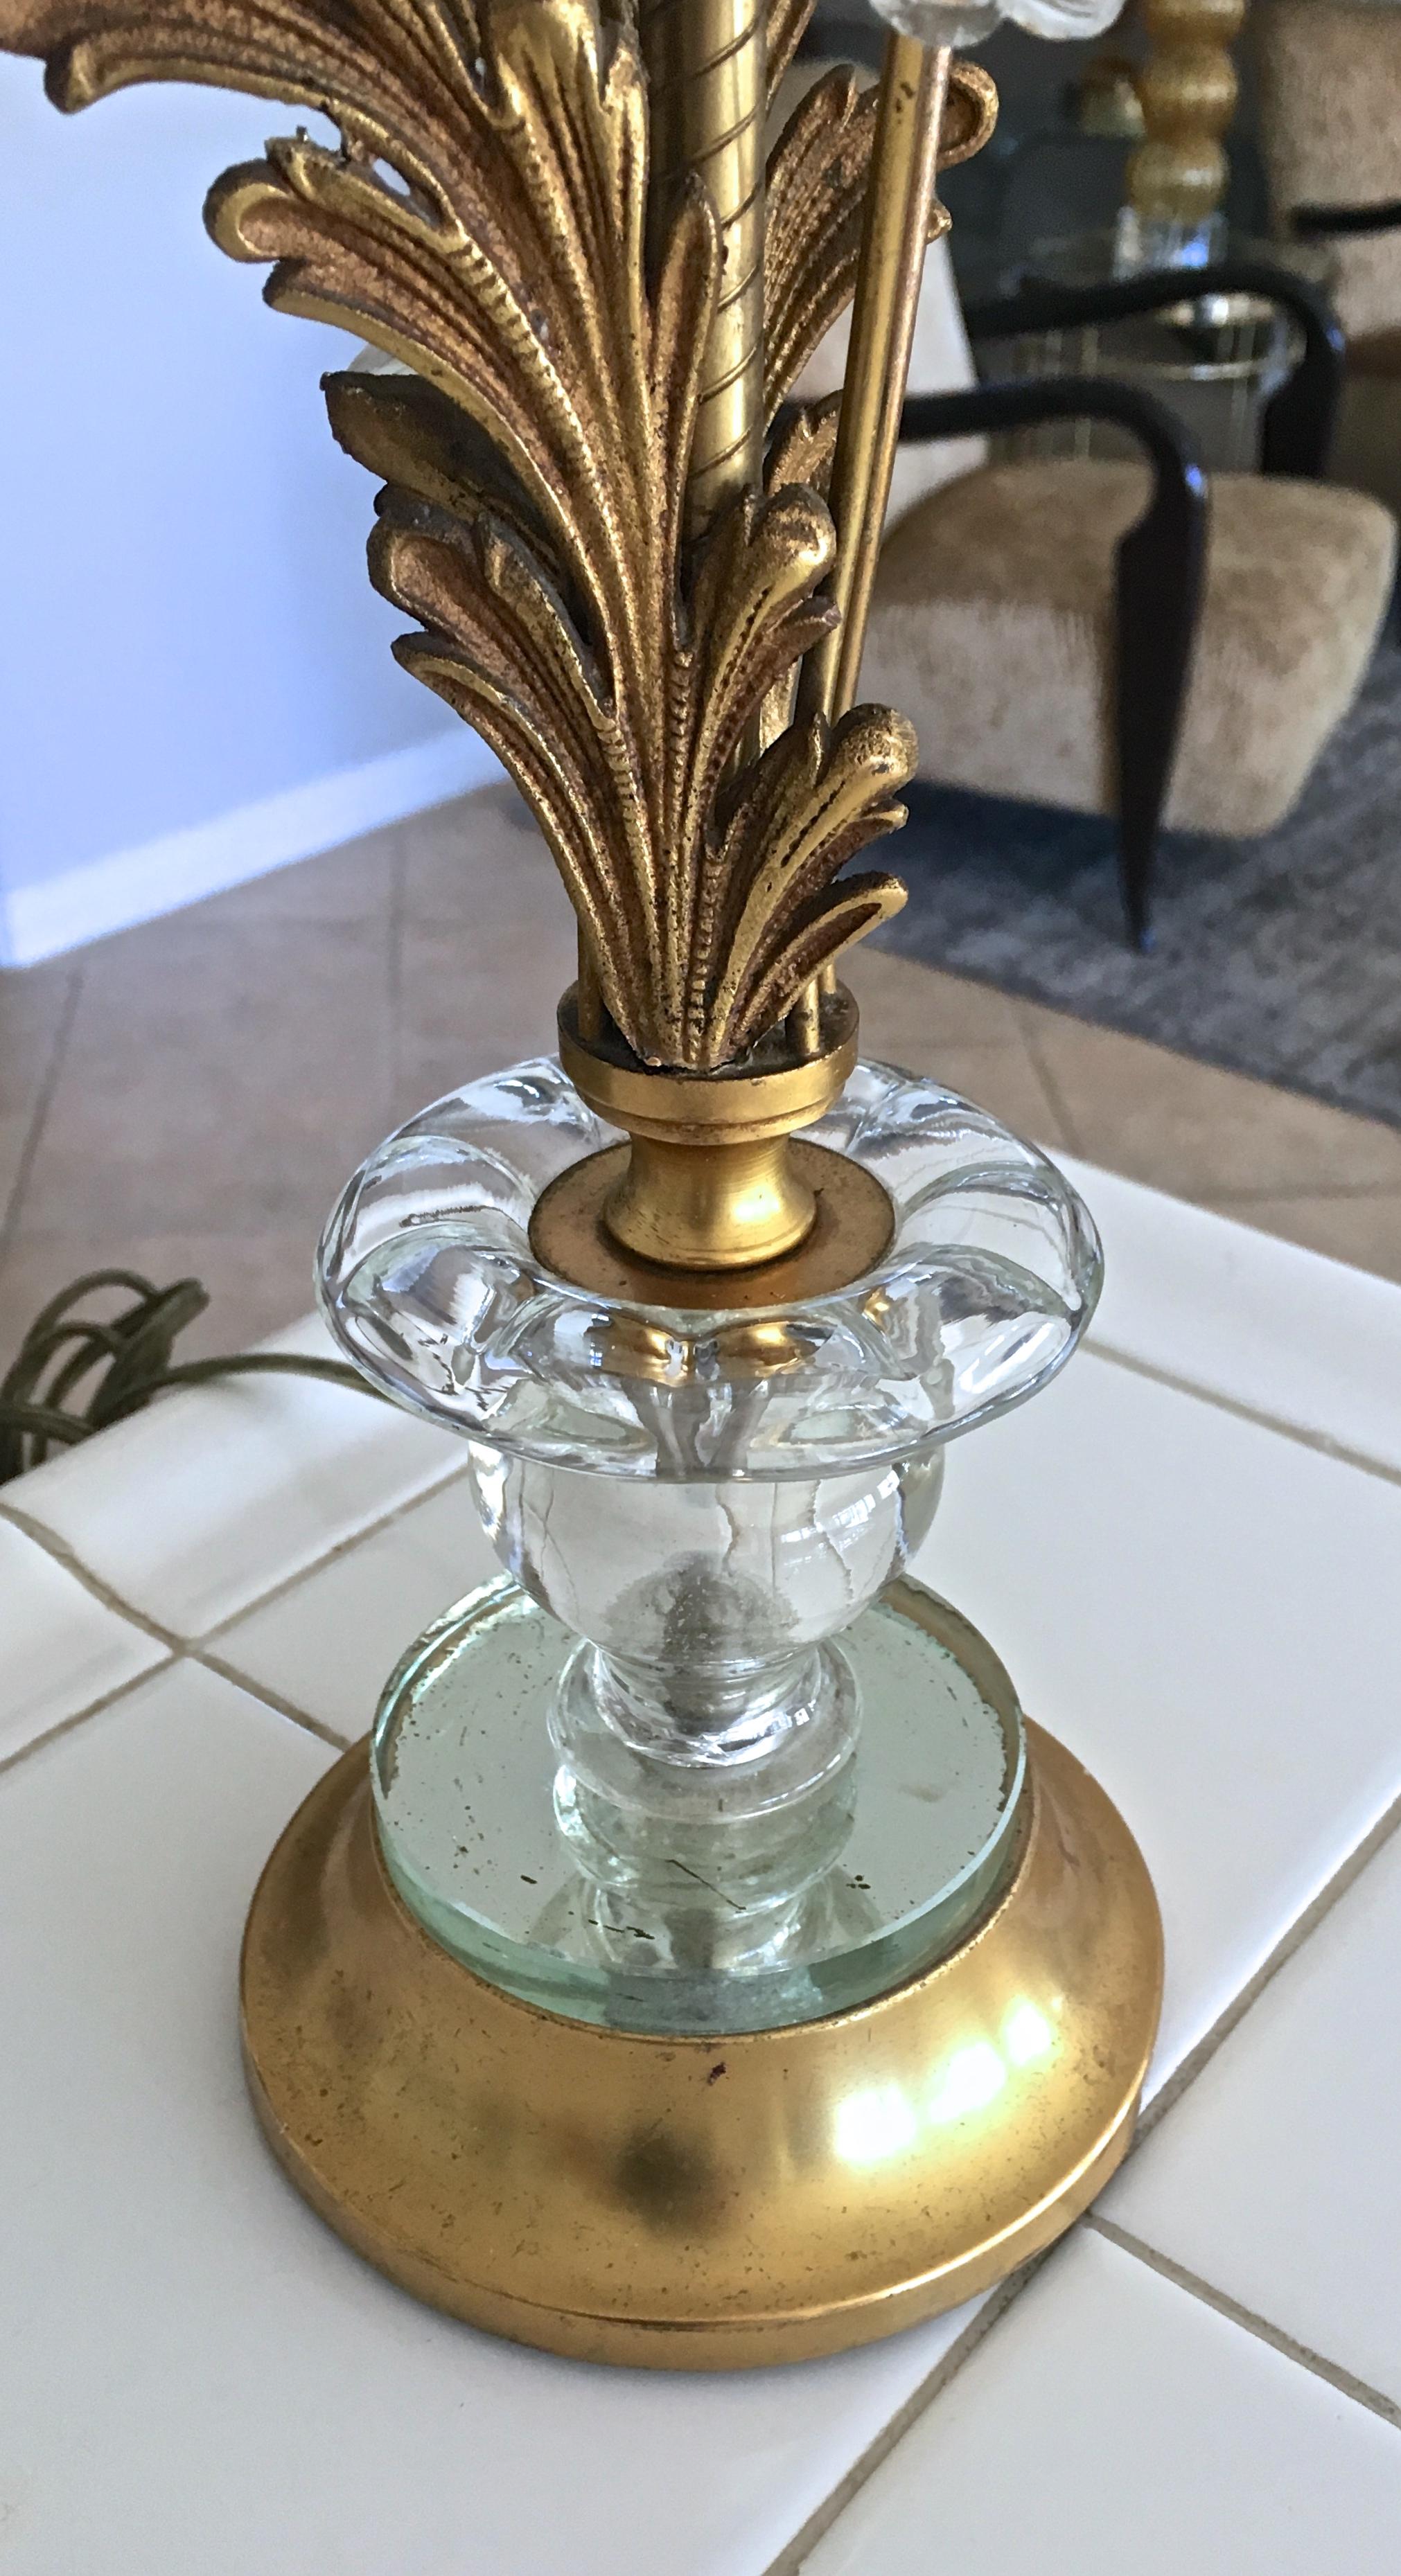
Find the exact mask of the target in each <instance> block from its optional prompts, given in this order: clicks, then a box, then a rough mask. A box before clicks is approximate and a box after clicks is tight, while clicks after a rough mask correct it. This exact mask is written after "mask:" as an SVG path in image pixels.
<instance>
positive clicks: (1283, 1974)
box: [1102, 1839, 1401, 2564]
mask: <svg viewBox="0 0 1401 2576" xmlns="http://www.w3.org/2000/svg"><path fill="white" fill-rule="evenodd" d="M1399 2141H1401V1841H1398V1840H1395V1839H1393V1840H1392V1841H1390V1842H1389V1843H1387V1845H1386V1846H1385V1848H1384V1849H1383V1850H1382V1851H1381V1852H1379V1853H1378V1854H1377V1856H1376V1858H1375V1859H1374V1860H1373V1861H1372V1862H1371V1863H1370V1865H1369V1866H1368V1868H1367V1869H1366V1870H1365V1871H1364V1872H1363V1873H1362V1875H1361V1877H1360V1878H1359V1880H1358V1882H1357V1884H1356V1885H1355V1886H1354V1887H1352V1888H1351V1889H1349V1890H1348V1892H1347V1894H1346V1895H1344V1896H1342V1897H1340V1899H1339V1901H1338V1903H1337V1905H1336V1907H1335V1908H1334V1909H1333V1911H1332V1912H1331V1913H1330V1914H1329V1915H1328V1916H1327V1918H1326V1920H1325V1921H1324V1922H1323V1923H1322V1924H1320V1926H1319V1928H1318V1930H1317V1931H1316V1932H1315V1933H1314V1934H1313V1935H1312V1938H1311V1939H1310V1940H1308V1941H1307V1942H1306V1943H1305V1944H1304V1946H1303V1948H1302V1949H1301V1950H1300V1951H1299V1952H1298V1953H1297V1955H1296V1956H1295V1957H1294V1958H1292V1959H1290V1960H1289V1961H1288V1962H1287V1963H1286V1965H1285V1966H1284V1967H1283V1968H1281V1969H1280V1971H1279V1973H1278V1975H1277V1976H1276V1977H1274V1978H1273V1979H1272V1980H1271V1982H1270V1984H1269V1985H1268V1986H1267V1987H1266V1989H1265V1991H1264V1993H1263V1994H1262V1995H1261V1996H1260V1997H1259V1999H1258V2000H1257V2002H1256V2003H1255V2004H1254V2005H1253V2006H1252V2008H1251V2010H1250V2011H1249V2013H1247V2015H1246V2017H1245V2019H1244V2021H1243V2022H1242V2023H1241V2025H1240V2027H1239V2029H1238V2030H1236V2031H1234V2032H1233V2033H1232V2035H1231V2037H1230V2038H1229V2039H1228V2040H1227V2041H1226V2042H1225V2043H1224V2045H1223V2047H1222V2048H1221V2050H1220V2051H1219V2053H1218V2054H1217V2055H1216V2056H1215V2057H1213V2059H1212V2061H1211V2063H1210V2065H1209V2066H1208V2067H1206V2068H1205V2070H1204V2071H1203V2073H1202V2074H1201V2075H1200V2076H1199V2078H1198V2080H1197V2082H1196V2083H1195V2084H1194V2085H1193V2086H1192V2087H1191V2089H1190V2091H1189V2092H1188V2093H1187V2094H1186V2096H1185V2098H1184V2099H1183V2100H1182V2101H1181V2102H1179V2103H1178V2104H1177V2106H1176V2108H1175V2109H1174V2110H1171V2111H1169V2113H1168V2114H1167V2117H1166V2118H1165V2119H1164V2121H1163V2122H1162V2125H1161V2127H1160V2128H1158V2129H1157V2130H1156V2131H1155V2132H1154V2134H1153V2135H1152V2136H1151V2137H1150V2138H1148V2139H1147V2140H1146V2141H1145V2142H1144V2144H1143V2146H1142V2147H1141V2148H1140V2150H1139V2152H1138V2154H1137V2155H1135V2157H1134V2158H1133V2161H1132V2163H1131V2164H1130V2165H1129V2167H1128V2168H1127V2170H1126V2171H1125V2173H1124V2174H1123V2175H1122V2176H1121V2177H1120V2179H1119V2181H1118V2182H1117V2183H1116V2184H1115V2185H1113V2186H1112V2187H1111V2189H1110V2191H1109V2193H1108V2194H1107V2195H1106V2197H1105V2200H1104V2202H1103V2204H1102V2206H1103V2208H1104V2211H1105V2214H1106V2216H1107V2217H1108V2218H1109V2219H1110V2220H1111V2221H1112V2222H1113V2223H1114V2224H1115V2225H1117V2226H1122V2227H1124V2228H1127V2229H1129V2230H1131V2231H1132V2233H1133V2234H1134V2235H1135V2236H1138V2237H1142V2238H1144V2239H1145V2240H1146V2242H1147V2243H1148V2244H1150V2245H1151V2246H1152V2247H1154V2248H1155V2249H1156V2250H1157V2251H1159V2252H1161V2253H1163V2254H1165V2255H1167V2256H1168V2257H1169V2259H1170V2260H1171V2261H1173V2262H1174V2263H1176V2264H1179V2265H1181V2266H1182V2267H1183V2268H1184V2269H1185V2270H1187V2271H1189V2272H1193V2273H1198V2274H1200V2275H1202V2276H1203V2277H1204V2278H1205V2279H1206V2280H1208V2281H1211V2282H1212V2283H1214V2284H1215V2285H1216V2287H1217V2288H1219V2289H1220V2290H1222V2291H1224V2292H1225V2293H1226V2294H1227V2295H1228V2296H1229V2297H1230V2298H1232V2299H1234V2300H1236V2301H1237V2302H1238V2303H1239V2304H1240V2306H1241V2307H1243V2308H1246V2309H1249V2310H1250V2311H1252V2312H1253V2313H1254V2314H1256V2315H1258V2316H1260V2317H1262V2318H1263V2319H1264V2320H1265V2321H1266V2323H1267V2324H1269V2325H1271V2326H1273V2327H1275V2328H1276V2329H1278V2331H1280V2332H1281V2333H1283V2334H1285V2335H1287V2336H1288V2337H1289V2338H1290V2340H1291V2341H1293V2342H1295V2343H1298V2344H1302V2345H1304V2346H1305V2347H1306V2348H1307V2349H1308V2350H1309V2351H1311V2352H1313V2353H1316V2354H1318V2355H1319V2356H1320V2358H1321V2359H1322V2360H1324V2361H1325V2362H1327V2363H1329V2364H1331V2365H1332V2366H1333V2367H1334V2368H1336V2369H1339V2370H1341V2371H1344V2372H1346V2373H1348V2374H1349V2375H1350V2376H1351V2377H1353V2378H1355V2379H1358V2380H1361V2381H1363V2382H1365V2383H1366V2385H1367V2386H1368V2387H1370V2388H1371V2389H1373V2390H1376V2391H1377V2392H1379V2393H1380V2394H1381V2395H1382V2396H1383V2397H1385V2398H1388V2399H1389V2400H1390V2401H1391V2403H1392V2405H1393V2406H1394V2407H1395V2409H1396V2411H1397V2417H1398V2421H1401V2218H1399V2217H1398V2207H1397V2203H1398V2189H1397V2185H1398V2158H1399V2157H1401V2146H1399V2145H1398V2142H1399ZM1397 2555H1398V2564H1401V2542H1399V2543H1398V2552H1397Z"/></svg>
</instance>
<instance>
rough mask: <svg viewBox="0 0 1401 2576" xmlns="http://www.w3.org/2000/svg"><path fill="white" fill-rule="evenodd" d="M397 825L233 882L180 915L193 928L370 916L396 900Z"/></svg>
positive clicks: (362, 918) (339, 919)
mask: <svg viewBox="0 0 1401 2576" xmlns="http://www.w3.org/2000/svg"><path fill="white" fill-rule="evenodd" d="M399 830H400V827H399V825H398V824H388V825H386V826H385V828H384V829H383V830H382V831H379V832H366V833H365V834H364V835H363V837H362V838H361V839H360V840H358V841H345V842H343V843H342V844H341V847H340V848H339V849H336V850H323V851H322V853H321V855H320V856H319V857H318V858H314V859H302V860H300V861H299V862H298V864H297V865H296V866H295V867H288V868H272V869H270V870H269V872H268V874H267V875H266V876H263V877H253V878H251V879H250V880H249V882H248V884H247V885H238V886H230V887H229V888H228V890H227V892H226V893H224V894H214V895H210V896H209V897H208V898H207V899H206V901H205V902H203V903H197V904H191V905H190V907H189V909H188V910H187V911H185V912H183V913H181V914H180V916H179V918H180V920H181V921H182V922H185V923H187V924H188V925H189V926H190V927H192V928H203V927H205V926H206V925H210V924H217V925H222V924H223V923H224V922H257V921H372V920H374V919H375V918H376V917H377V916H378V915H379V914H381V913H383V912H386V911H387V910H388V908H389V905H390V903H391V901H392V900H393V897H394V893H395V889H396V881H397V875H398V868H399Z"/></svg>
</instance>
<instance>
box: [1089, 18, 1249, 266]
mask: <svg viewBox="0 0 1401 2576" xmlns="http://www.w3.org/2000/svg"><path fill="white" fill-rule="evenodd" d="M1142 14H1143V27H1144V32H1145V34H1146V35H1147V38H1148V44H1149V53H1148V59H1147V61H1146V62H1145V63H1144V64H1143V65H1142V66H1141V68H1140V70H1139V72H1138V76H1137V88H1138V97H1139V104H1140V106H1141V108H1142V113H1143V141H1142V142H1141V143H1140V144H1139V145H1138V146H1137V148H1136V150H1135V151H1133V152H1132V153H1131V154H1130V156H1129V162H1128V169H1127V172H1126V186H1127V193H1128V202H1127V204H1126V206H1125V208H1124V210H1123V213H1122V215H1121V217H1120V222H1119V239H1118V244H1117V265H1118V267H1119V268H1120V270H1121V271H1124V272H1130V273H1131V272H1132V271H1134V270H1136V269H1142V268H1177V267H1189V268H1201V267H1205V266H1206V264H1207V263H1208V262H1209V261H1210V260H1212V259H1216V258H1219V257H1220V256H1221V253H1222V251H1223V249H1224V245H1225V217H1224V215H1223V213H1222V206H1223V203H1224V199H1225V195H1226V183H1227V180H1228V177H1229V165H1228V163H1227V159H1226V152H1225V147H1224V144H1223V142H1222V137H1223V135H1224V134H1225V133H1226V132H1227V130H1228V128H1229V126H1230V122H1231V119H1232V117H1233V116H1234V114H1235V112H1236V98H1237V94H1238V87H1239V84H1238V82H1237V79H1236V69H1235V65H1234V63H1233V62H1232V60H1231V53H1230V48H1231V46H1232V44H1233V43H1234V42H1235V39H1236V37H1237V36H1238V35H1239V34H1240V31H1241V27H1242V25H1243V24H1244V20H1245V0H1143V13H1142Z"/></svg>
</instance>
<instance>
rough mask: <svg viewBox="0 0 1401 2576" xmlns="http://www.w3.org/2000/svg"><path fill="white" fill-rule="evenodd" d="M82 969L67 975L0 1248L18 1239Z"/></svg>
mask: <svg viewBox="0 0 1401 2576" xmlns="http://www.w3.org/2000/svg"><path fill="white" fill-rule="evenodd" d="M85 972H86V970H85V969H84V968H83V967H81V966H75V967H74V968H73V970H72V972H71V973H70V975H69V978H68V989H67V992H66V993H65V995H64V1001H63V1008H62V1010H61V1011H60V1013H59V1020H58V1027H57V1028H56V1029H55V1031H54V1037H53V1045H52V1046H51V1048H50V1050H49V1061H48V1063H47V1065H46V1066H45V1068H44V1078H43V1081H42V1082H41V1083H40V1085H39V1096H38V1098H37V1100H36V1101H35V1103H34V1115H33V1117H32V1118H31V1119H30V1122H29V1133H28V1135H27V1136H26V1137H25V1140H24V1144H23V1146H22V1147H21V1149H20V1158H19V1168H18V1170H17V1171H16V1173H15V1177H14V1182H13V1185H12V1187H11V1190H10V1194H9V1197H8V1198H7V1200H6V1202H5V1210H4V1215H3V1218H0V1251H6V1252H8V1251H11V1250H13V1249H14V1248H15V1245H16V1243H17V1241H18V1235H19V1218H20V1209H21V1206H22V1203H23V1200H24V1194H25V1192H26V1190H27V1189H28V1187H29V1180H30V1174H31V1173H32V1171H33V1169H34V1165H35V1162H36V1160H37V1159H38V1153H39V1146H40V1142H41V1140H42V1138H43V1133H44V1129H45V1127H46V1125H47V1123H48V1116H49V1111H50V1109H51V1108H52V1107H53V1100H54V1094H55V1092H56V1091H57V1089H58V1085H59V1078H60V1076H61V1074H62V1072H63V1068H64V1065H65V1064H66V1062H67V1060H68V1042H69V1039H70V1038H71V1037H72V1035H73V1023H74V1021H75V1020H76V1018H77V1016H78V1004H79V1001H80V1000H81V998H82V991H83V984H84V981H85Z"/></svg>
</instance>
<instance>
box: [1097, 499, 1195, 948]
mask: <svg viewBox="0 0 1401 2576" xmlns="http://www.w3.org/2000/svg"><path fill="white" fill-rule="evenodd" d="M1205 565H1206V484H1205V478H1204V476H1203V475H1202V474H1201V472H1200V470H1199V469H1197V468H1195V467H1194V468H1192V469H1191V471H1190V473H1189V475H1188V476H1187V477H1185V478H1184V479H1183V480H1182V481H1181V482H1179V483H1173V482H1172V481H1170V480H1167V479H1160V480H1159V482H1158V484H1157V486H1156V488H1155V490H1154V493H1153V497H1152V500H1151V501H1150V503H1149V506H1148V509H1147V510H1146V512H1145V513H1144V516H1143V517H1142V518H1141V519H1140V520H1139V521H1138V522H1137V524H1136V525H1135V526H1134V527H1132V528H1130V529H1129V531H1128V534H1127V535H1126V536H1125V537H1123V538H1121V540H1120V543H1119V549H1118V561H1117V566H1116V580H1115V648H1116V649H1115V673H1114V741H1115V749H1116V752H1117V757H1118V782H1117V787H1118V793H1117V809H1118V821H1119V883H1120V887H1121V889H1122V892H1123V898H1124V913H1125V917H1126V919H1127V923H1128V932H1129V938H1130V941H1131V942H1132V944H1133V946H1134V947H1135V948H1137V949H1139V950H1144V949H1147V948H1149V947H1150V946H1151V944H1152V926H1151V903H1152V886H1153V862H1154V859H1155V858H1156V855H1157V845H1158V831H1159V826H1160V824H1161V822H1162V815H1163V807H1164V806H1165V804H1166V803H1167V796H1168V789H1169V786H1170V784H1171V781H1172V764H1173V757H1174V754H1175V752H1176V750H1177V743H1178V737H1179V735H1180V733H1181V730H1182V711H1183V706H1184V704H1185V701H1186V696H1187V679H1188V674H1189V672H1190V669H1191V663H1192V647H1193V644H1194V641H1195V638H1196V631H1197V623H1198V619H1199V616H1200V613H1201V599H1202V583H1203V577H1204V573H1205Z"/></svg>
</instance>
